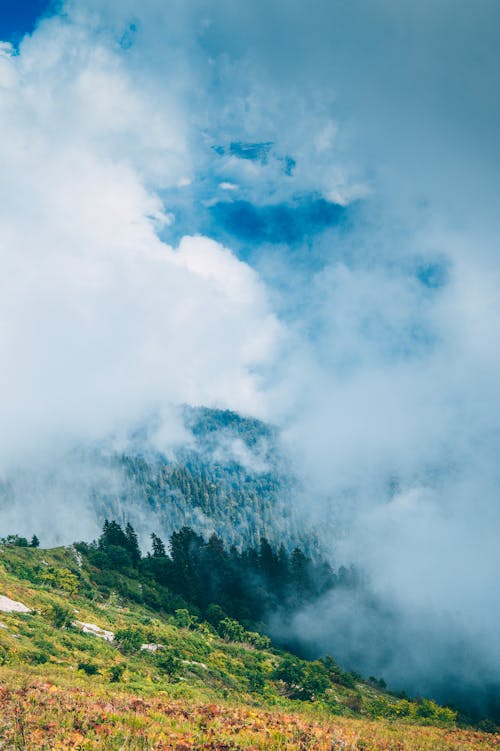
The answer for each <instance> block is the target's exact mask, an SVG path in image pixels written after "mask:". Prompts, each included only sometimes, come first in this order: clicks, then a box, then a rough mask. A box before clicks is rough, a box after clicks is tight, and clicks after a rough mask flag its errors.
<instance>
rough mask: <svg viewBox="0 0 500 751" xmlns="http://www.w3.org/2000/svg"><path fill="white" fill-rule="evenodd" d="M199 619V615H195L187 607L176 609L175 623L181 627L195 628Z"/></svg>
mask: <svg viewBox="0 0 500 751" xmlns="http://www.w3.org/2000/svg"><path fill="white" fill-rule="evenodd" d="M197 621H198V616H197V615H193V614H192V613H190V612H189V610H188V609H187V608H178V609H177V610H176V611H175V625H176V626H178V627H179V628H193V627H194V626H195V625H196V622H197Z"/></svg>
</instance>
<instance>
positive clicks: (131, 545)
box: [125, 522, 141, 565]
mask: <svg viewBox="0 0 500 751" xmlns="http://www.w3.org/2000/svg"><path fill="white" fill-rule="evenodd" d="M125 537H126V539H127V545H126V547H127V550H128V551H129V553H130V556H131V558H132V563H134V564H136V565H137V564H138V563H139V561H140V560H141V549H140V547H139V540H138V539H137V534H136V532H135V529H134V528H133V526H132V525H131V524H130V522H127V526H126V527H125Z"/></svg>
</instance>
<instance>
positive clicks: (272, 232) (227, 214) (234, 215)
mask: <svg viewBox="0 0 500 751" xmlns="http://www.w3.org/2000/svg"><path fill="white" fill-rule="evenodd" d="M209 213H210V217H211V220H212V225H213V226H214V228H215V229H216V230H218V232H219V233H221V234H223V235H227V236H229V237H234V238H236V239H237V240H239V241H240V242H244V243H252V244H255V245H261V244H267V245H269V244H270V245H273V244H286V245H297V244H299V243H302V242H304V241H305V240H307V239H308V238H310V237H312V236H314V235H317V234H319V233H321V232H323V231H324V230H325V229H327V228H328V227H332V226H334V225H338V224H339V223H340V222H341V221H342V220H343V218H344V216H345V213H346V209H345V207H343V206H339V205H338V204H335V203H331V202H329V201H326V200H325V199H324V198H322V197H321V196H318V195H317V194H314V193H312V194H311V193H307V194H305V195H303V196H301V197H300V198H296V199H294V200H293V201H292V202H287V203H279V204H271V205H266V204H264V205H261V206H258V205H255V204H253V203H251V202H250V201H244V200H238V201H221V202H218V203H216V204H214V205H213V206H211V207H210V208H209Z"/></svg>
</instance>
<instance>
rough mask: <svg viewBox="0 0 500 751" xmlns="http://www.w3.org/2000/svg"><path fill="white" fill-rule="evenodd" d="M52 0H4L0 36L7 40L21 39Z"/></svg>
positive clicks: (30, 29)
mask: <svg viewBox="0 0 500 751" xmlns="http://www.w3.org/2000/svg"><path fill="white" fill-rule="evenodd" d="M51 5H52V6H53V5H55V3H51V2H50V0H17V1H16V2H14V1H13V0H12V1H11V0H4V2H3V3H2V9H1V13H0V37H1V38H2V39H3V40H4V41H5V40H6V41H15V42H17V41H19V39H22V37H23V36H24V35H25V34H27V33H28V34H30V33H31V32H32V31H33V29H34V27H35V25H36V22H37V21H38V19H39V18H40V16H42V15H43V14H44V13H45V12H47V10H48V9H49V7H50V6H51Z"/></svg>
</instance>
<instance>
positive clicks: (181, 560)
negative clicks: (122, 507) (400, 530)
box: [79, 520, 356, 627]
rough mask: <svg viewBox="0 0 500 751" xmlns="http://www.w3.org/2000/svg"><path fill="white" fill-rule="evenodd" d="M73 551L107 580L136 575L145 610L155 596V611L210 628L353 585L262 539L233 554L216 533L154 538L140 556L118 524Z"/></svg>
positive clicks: (344, 572)
mask: <svg viewBox="0 0 500 751" xmlns="http://www.w3.org/2000/svg"><path fill="white" fill-rule="evenodd" d="M79 547H80V549H81V551H82V552H84V553H85V554H86V555H87V556H88V557H89V559H90V562H91V563H93V564H94V566H96V567H97V568H98V569H100V570H101V571H102V572H104V574H105V575H106V572H107V574H108V576H107V577H106V576H105V579H106V581H109V582H111V580H112V579H113V576H114V574H116V575H118V576H119V575H120V573H121V574H122V575H123V574H126V575H127V576H132V577H135V578H137V577H138V578H140V579H141V580H143V582H144V585H143V586H142V587H141V591H142V593H143V597H144V598H145V599H146V601H147V599H148V597H149V599H150V600H151V602H149V603H148V604H150V605H153V606H154V602H155V596H156V598H158V602H159V607H160V608H161V607H162V604H161V603H163V607H164V608H166V609H171V608H172V607H179V606H180V607H183V606H184V605H187V606H188V607H190V608H191V610H193V612H196V613H197V614H199V615H202V616H203V617H204V618H205V619H207V620H209V621H210V622H213V621H216V623H215V625H218V622H220V620H222V619H223V618H225V617H227V616H229V617H231V618H234V619H236V620H238V621H240V622H241V623H243V624H246V625H248V626H251V627H255V625H256V624H260V623H261V622H262V621H263V620H264V619H265V618H266V616H268V615H269V614H270V613H272V612H273V611H276V610H278V609H280V610H282V611H289V612H293V611H294V610H297V609H299V608H301V607H303V606H304V605H306V604H308V603H311V602H313V601H314V600H317V599H318V598H320V597H321V596H322V595H324V594H325V593H326V592H328V591H329V590H331V589H332V588H333V587H336V586H349V587H351V586H355V585H356V574H355V572H354V571H353V569H345V568H343V567H342V568H340V569H339V571H337V572H334V571H333V569H332V567H331V566H330V564H329V563H328V562H327V561H324V560H319V561H318V560H312V559H311V558H310V557H308V556H307V555H306V554H305V553H304V552H303V551H302V550H301V549H300V548H298V547H296V548H294V549H293V551H292V552H291V553H289V552H288V551H287V550H286V549H285V547H284V546H283V545H281V546H280V547H279V548H278V549H277V550H276V549H275V548H273V547H272V546H271V545H270V543H269V542H268V541H267V540H266V539H265V538H261V540H260V543H259V544H258V546H255V547H253V546H250V547H246V548H243V549H241V550H240V549H238V548H236V547H235V546H230V547H226V546H225V544H224V542H223V541H222V539H221V538H220V537H218V536H217V535H215V534H213V535H212V536H211V537H210V538H209V539H208V540H205V539H204V538H203V537H202V536H201V535H199V534H197V533H196V532H195V531H194V530H193V529H191V528H190V527H187V526H184V527H182V528H181V529H180V530H178V531H176V532H174V533H173V534H172V535H171V536H170V538H169V539H168V541H167V543H165V542H164V541H163V540H162V539H161V538H160V537H159V536H158V535H156V534H155V533H153V534H152V535H151V551H150V552H148V553H147V554H146V555H145V556H143V555H142V553H141V549H140V546H139V542H138V538H137V534H136V532H135V530H134V528H133V527H132V525H131V524H129V523H128V524H126V525H125V527H122V526H121V525H120V524H119V523H118V522H117V521H108V520H107V521H105V523H104V526H103V529H102V533H101V535H100V537H99V539H98V540H97V541H95V542H93V543H91V544H90V545H85V544H84V543H82V544H80V545H79ZM110 577H111V578H110ZM115 578H116V577H115ZM166 593H169V594H170V595H171V596H173V599H172V597H170V600H169V599H168V596H167V597H166V596H165V595H166ZM127 594H128V595H129V594H130V593H129V592H128V593H127ZM162 595H163V596H162Z"/></svg>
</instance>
